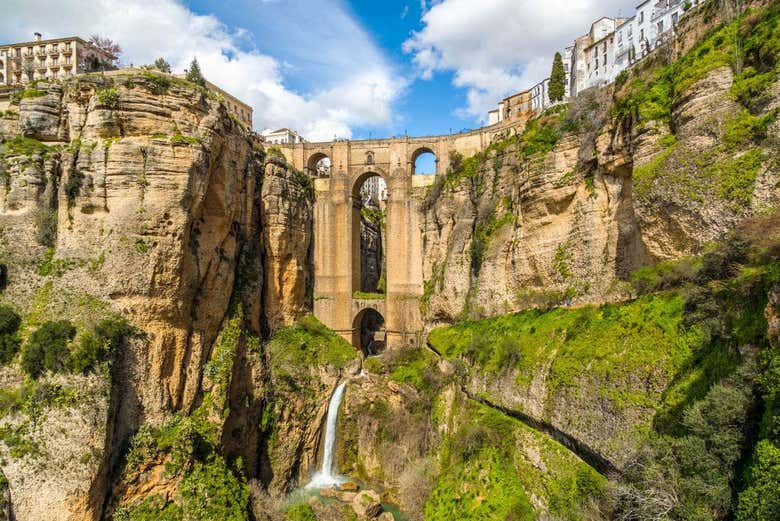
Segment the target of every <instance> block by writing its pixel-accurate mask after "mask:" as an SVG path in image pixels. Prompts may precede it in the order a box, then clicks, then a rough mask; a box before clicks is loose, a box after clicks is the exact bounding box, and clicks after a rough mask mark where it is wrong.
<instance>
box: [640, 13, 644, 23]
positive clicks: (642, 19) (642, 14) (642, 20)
mask: <svg viewBox="0 0 780 521" xmlns="http://www.w3.org/2000/svg"><path fill="white" fill-rule="evenodd" d="M644 21H645V12H644V11H639V23H640V24H641V23H642V22H644Z"/></svg>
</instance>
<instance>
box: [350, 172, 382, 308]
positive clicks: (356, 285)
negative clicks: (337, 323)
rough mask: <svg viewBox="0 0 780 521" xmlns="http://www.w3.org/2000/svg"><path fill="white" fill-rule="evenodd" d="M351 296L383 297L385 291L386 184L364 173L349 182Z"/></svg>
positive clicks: (379, 176)
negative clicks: (350, 186) (350, 195)
mask: <svg viewBox="0 0 780 521" xmlns="http://www.w3.org/2000/svg"><path fill="white" fill-rule="evenodd" d="M351 206H352V210H351V212H352V240H351V246H350V248H351V254H352V294H353V296H355V297H357V296H361V294H371V296H372V298H384V295H385V293H386V291H387V273H386V267H387V260H386V259H387V251H386V250H387V233H386V217H385V215H386V210H387V183H386V182H385V177H384V176H383V175H382V174H381V173H379V172H377V171H375V170H366V171H364V172H362V173H360V174H358V175H357V176H356V177H355V180H354V181H353V183H352V205H351Z"/></svg>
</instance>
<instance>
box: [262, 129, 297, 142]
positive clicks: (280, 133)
mask: <svg viewBox="0 0 780 521" xmlns="http://www.w3.org/2000/svg"><path fill="white" fill-rule="evenodd" d="M262 136H263V138H264V139H265V142H266V143H271V144H274V145H288V144H289V145H291V144H295V143H303V142H304V139H303V138H302V137H301V136H300V135H299V134H298V133H297V132H295V131H294V130H290V129H289V128H280V129H278V130H272V131H265V132H263V133H262Z"/></svg>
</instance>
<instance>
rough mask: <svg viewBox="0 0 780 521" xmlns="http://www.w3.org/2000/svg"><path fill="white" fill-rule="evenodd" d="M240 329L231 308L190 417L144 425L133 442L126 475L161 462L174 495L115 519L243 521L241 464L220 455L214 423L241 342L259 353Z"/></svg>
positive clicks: (245, 494)
mask: <svg viewBox="0 0 780 521" xmlns="http://www.w3.org/2000/svg"><path fill="white" fill-rule="evenodd" d="M243 325H244V324H243V312H242V310H241V307H240V306H238V307H236V308H234V309H231V311H230V313H229V317H228V319H227V320H226V322H225V324H224V325H223V327H222V330H221V331H220V334H219V337H218V338H217V340H216V341H215V344H214V347H213V349H212V352H211V356H210V357H209V360H208V362H207V363H206V367H205V368H204V376H205V377H206V378H207V379H208V381H209V382H210V384H211V385H210V386H208V389H209V390H208V391H206V393H205V396H204V397H203V401H202V403H201V404H200V405H199V406H198V408H197V409H196V410H195V411H194V412H193V413H192V414H190V415H189V416H185V415H183V414H177V415H174V416H172V417H170V418H169V419H168V420H167V421H165V422H164V423H163V424H162V425H159V426H150V425H149V424H145V425H143V426H142V427H141V429H139V431H138V432H137V433H136V434H135V436H134V437H133V439H132V442H131V446H130V450H129V451H128V453H127V456H126V460H125V468H126V472H130V473H134V472H139V471H143V469H144V465H145V464H146V463H148V462H150V461H162V462H164V465H165V473H166V476H167V477H170V478H179V481H178V486H177V489H176V493H175V495H174V496H173V497H172V498H171V500H170V501H168V502H166V501H165V500H164V499H163V498H161V497H147V498H145V499H144V500H142V501H140V502H139V503H136V504H133V505H128V506H126V507H124V508H122V509H120V511H119V512H118V513H117V514H118V515H119V519H127V520H135V521H151V520H158V519H169V520H175V521H186V520H190V519H225V520H229V521H239V520H241V521H243V520H245V519H247V515H248V514H247V512H248V508H249V487H248V486H247V484H246V480H245V478H244V477H243V476H242V475H241V473H240V471H239V470H238V468H240V467H241V462H240V460H237V461H235V462H231V463H228V462H226V460H225V459H224V458H223V457H222V455H221V440H220V436H221V425H222V424H221V420H220V421H215V418H220V419H223V418H224V416H222V412H223V408H224V407H225V406H226V405H227V392H228V389H229V387H230V378H231V375H232V371H233V364H234V361H235V356H236V352H237V350H238V346H239V344H240V343H241V342H246V343H247V344H248V345H249V347H250V348H251V349H259V340H258V339H257V338H255V337H253V336H252V335H250V334H248V333H247V332H246V331H244V328H243ZM214 413H217V414H216V417H215V415H214ZM263 422H265V420H263ZM117 514H115V515H114V519H117Z"/></svg>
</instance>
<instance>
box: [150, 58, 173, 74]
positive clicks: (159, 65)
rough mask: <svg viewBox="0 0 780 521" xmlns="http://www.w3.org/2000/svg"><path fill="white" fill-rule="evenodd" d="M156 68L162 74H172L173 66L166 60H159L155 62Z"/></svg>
mask: <svg viewBox="0 0 780 521" xmlns="http://www.w3.org/2000/svg"><path fill="white" fill-rule="evenodd" d="M154 68H155V69H157V70H158V71H160V72H166V73H168V74H170V73H171V64H170V63H168V62H167V61H166V60H165V58H157V59H156V60H154Z"/></svg>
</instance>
